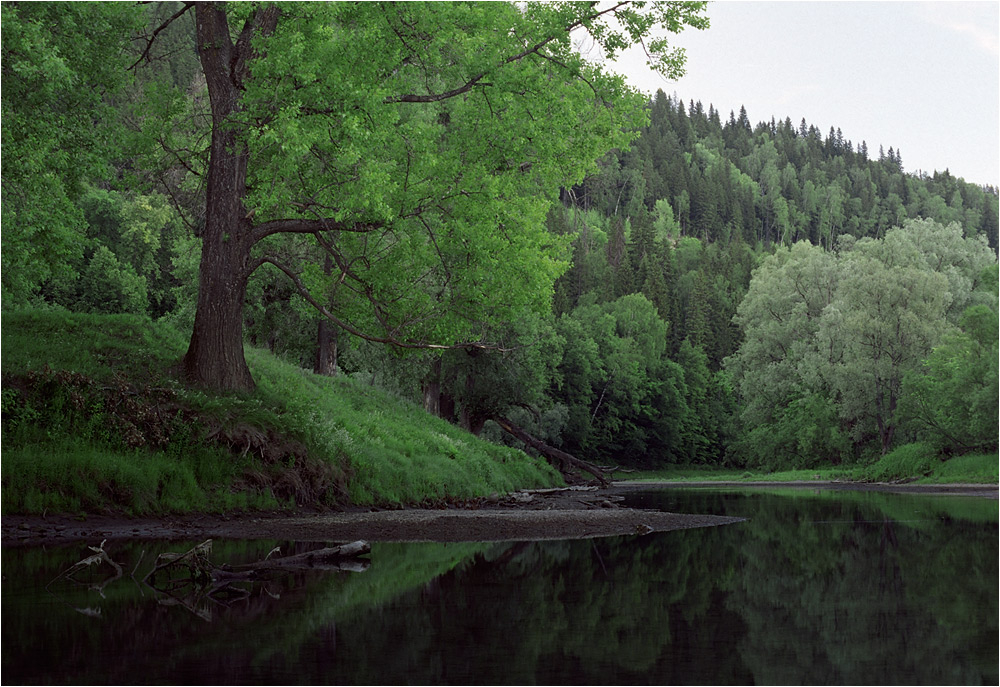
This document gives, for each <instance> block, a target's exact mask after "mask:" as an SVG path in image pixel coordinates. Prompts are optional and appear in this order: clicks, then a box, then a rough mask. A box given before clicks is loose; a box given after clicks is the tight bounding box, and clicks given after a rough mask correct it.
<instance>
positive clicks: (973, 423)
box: [727, 221, 996, 467]
mask: <svg viewBox="0 0 1000 687" xmlns="http://www.w3.org/2000/svg"><path fill="white" fill-rule="evenodd" d="M994 263H995V258H994V256H993V254H992V252H991V251H990V250H989V249H988V248H987V247H986V246H985V243H984V242H983V241H982V240H981V239H976V238H963V237H962V236H961V231H960V230H959V229H958V228H957V227H955V226H948V227H943V226H941V225H938V224H936V223H934V222H927V221H913V222H907V224H906V227H904V228H903V229H893V230H891V231H889V232H888V233H887V234H886V236H885V238H884V239H881V240H875V239H870V238H865V239H861V240H858V241H856V242H852V241H844V242H841V250H840V251H839V252H838V253H836V254H834V253H829V252H826V251H824V250H823V249H821V248H819V247H817V246H812V245H810V244H807V243H805V242H800V243H797V244H796V245H794V246H792V247H791V248H790V249H779V250H778V251H777V252H776V253H775V254H774V255H773V256H771V257H769V258H768V259H766V260H765V261H764V263H763V264H762V265H761V267H760V268H759V269H758V270H757V271H756V272H755V273H754V278H753V281H752V282H751V284H750V289H749V291H748V293H747V297H746V298H745V299H744V300H743V302H742V303H741V304H740V306H739V309H738V313H737V318H736V322H737V324H739V325H740V326H741V327H742V328H743V331H744V336H745V339H744V342H743V344H742V345H741V346H740V348H739V350H738V351H737V353H736V354H735V355H733V356H732V357H731V358H729V359H728V361H727V369H728V370H729V371H730V372H731V373H732V374H733V377H734V380H735V382H736V384H737V385H738V388H739V390H740V392H741V396H742V398H743V401H744V405H743V408H742V410H741V415H742V421H743V424H744V427H745V434H744V436H743V440H742V447H743V449H744V451H745V454H746V457H747V460H748V464H751V465H764V466H770V467H777V466H786V465H801V466H811V465H816V464H818V463H821V462H825V461H828V460H834V461H838V460H843V459H844V458H846V457H848V456H850V455H851V454H852V453H855V454H857V453H862V452H864V451H866V450H869V451H870V450H878V451H879V452H880V453H881V454H883V455H884V454H886V453H888V452H889V450H891V448H892V447H893V446H894V445H895V442H896V440H897V437H896V434H897V431H899V429H900V427H901V424H903V422H904V418H905V417H906V416H907V413H908V414H909V416H911V417H915V415H914V414H915V413H916V414H920V415H921V418H922V419H921V422H922V423H923V424H924V425H925V426H928V427H929V426H931V423H937V424H938V425H940V426H941V427H942V428H943V427H944V426H945V425H947V424H948V422H951V423H952V424H951V425H950V426H948V427H947V430H946V431H950V432H951V433H952V437H951V441H953V442H958V443H956V444H955V445H956V446H961V445H962V443H961V442H962V441H966V440H969V441H970V442H971V443H970V444H969V446H970V447H972V446H978V445H980V443H981V442H983V441H984V437H985V440H987V441H995V439H996V421H995V419H990V416H987V417H985V418H984V417H983V415H984V413H983V412H980V411H987V413H989V412H992V413H993V415H992V417H994V418H995V412H996V411H995V410H992V411H991V408H990V407H989V405H988V404H989V403H990V401H991V400H992V402H993V403H994V405H993V406H992V407H993V408H995V400H993V397H995V395H996V394H995V392H994V393H993V395H992V396H991V395H990V392H991V390H992V389H995V383H993V386H992V387H991V386H990V384H991V382H990V380H991V379H993V378H995V377H996V374H995V372H993V373H992V374H991V373H990V371H989V369H988V365H987V363H986V358H983V359H982V363H979V362H977V360H974V359H973V358H972V357H970V356H972V349H969V348H966V349H964V350H965V351H966V354H965V355H966V357H965V358H963V359H961V360H954V358H955V356H956V355H957V350H961V347H958V348H957V349H956V347H955V346H954V345H952V346H951V347H943V348H942V350H941V352H940V353H937V352H935V354H934V355H933V360H934V361H935V364H936V365H937V368H935V369H936V370H937V371H936V372H934V373H932V374H924V375H922V376H919V375H918V376H915V375H917V373H918V369H919V368H920V366H921V363H922V361H923V360H924V359H925V358H926V357H927V356H928V355H929V354H931V351H932V349H933V348H934V346H936V345H938V344H939V343H941V342H942V341H954V339H949V337H951V336H954V334H953V332H954V325H953V324H952V319H953V317H954V316H953V315H952V313H951V311H950V306H951V305H952V304H953V303H956V302H959V303H968V302H975V301H977V300H978V299H980V298H981V297H982V294H981V293H980V292H979V291H978V290H977V288H976V285H977V284H978V282H979V279H980V275H981V274H982V271H983V269H986V268H987V267H988V266H989V265H992V264H994ZM980 307H985V306H980ZM975 312H980V313H981V314H983V315H984V316H986V314H988V313H990V312H991V311H990V310H989V309H988V308H986V309H985V311H979V310H977V311H975ZM968 326H973V325H971V324H970V325H968ZM989 329H990V325H989V324H986V325H985V330H989ZM994 341H995V339H994ZM987 345H993V344H992V343H989V344H987ZM985 350H986V349H985V348H982V347H980V349H977V351H978V352H977V353H976V355H986V353H985ZM949 355H950V356H951V357H952V359H953V362H952V368H951V369H952V371H951V372H948V373H946V372H944V369H945V368H947V365H946V364H945V363H944V361H945V359H946V358H947V357H948V356H949ZM958 370H961V371H962V373H963V374H967V375H971V376H970V377H968V378H965V379H963V380H962V382H961V383H963V384H968V383H970V382H972V381H973V380H978V385H977V386H974V387H971V389H970V390H971V391H972V393H971V394H970V396H969V397H968V398H961V399H960V398H959V396H958V395H957V394H958V392H957V388H958V387H957V386H953V387H950V388H951V389H953V391H952V392H951V394H950V396H949V395H942V396H941V397H940V398H938V399H935V402H938V401H940V402H941V403H942V405H941V406H940V407H939V408H938V410H937V411H933V410H932V409H931V407H930V405H929V404H928V401H929V399H930V396H928V395H927V393H930V389H931V387H933V386H934V385H935V384H937V385H938V386H939V387H940V388H939V389H936V390H937V391H942V392H943V391H944V388H945V387H944V386H942V385H945V384H946V382H945V377H947V375H949V374H951V375H955V374H957V371H958ZM984 373H985V374H984ZM935 374H936V375H937V376H936V377H935V376H934V375H935ZM908 375H909V377H907V376H908ZM904 378H908V379H910V382H909V387H908V389H906V390H904ZM954 381H955V382H957V381H958V380H957V379H955V380H954ZM948 383H951V382H948ZM917 389H922V391H921V393H923V394H924V397H923V399H924V400H923V401H921V400H920V398H921V397H920V396H919V395H918V394H917ZM979 389H982V392H981V393H980V392H979V391H978V390H979ZM977 394H978V395H977ZM948 398H950V399H951V401H946V399H948ZM973 399H976V400H973ZM948 402H959V403H966V402H971V403H973V404H975V403H978V404H980V405H982V408H981V409H980V408H979V406H974V407H975V408H976V409H977V410H976V411H973V410H971V407H973V406H970V410H968V411H967V412H965V414H960V413H957V412H955V410H954V409H953V408H947V407H946V406H945V405H944V404H945V403H948ZM921 403H922V404H923V405H922V406H921ZM984 404H986V405H984ZM934 412H937V413H938V415H937V417H935V415H934ZM945 417H947V418H949V419H948V420H944V419H943V418H945ZM989 426H992V428H991V429H989V430H987V429H986V428H987V427H989ZM973 437H975V438H974V439H973ZM937 445H938V446H941V447H943V446H944V445H943V444H941V443H937ZM982 445H983V446H984V447H985V446H988V445H990V444H989V443H987V444H982Z"/></svg>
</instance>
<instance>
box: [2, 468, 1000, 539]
mask: <svg viewBox="0 0 1000 687" xmlns="http://www.w3.org/2000/svg"><path fill="white" fill-rule="evenodd" d="M733 486H738V487H770V488H774V487H801V488H811V489H852V490H865V491H873V490H877V491H899V492H906V493H926V494H965V495H969V496H978V497H984V498H993V499H996V498H997V485H982V484H977V485H914V484H908V485H876V484H858V483H838V482H793V483H789V482H784V483H773V482H766V483H763V482H762V483H746V482H734V483H720V482H705V483H690V482H686V483H677V482H669V483H668V482H655V483H654V482H616V483H615V484H614V485H613V486H612V487H610V488H608V489H599V490H598V489H596V488H584V487H576V488H572V489H563V490H546V489H542V490H533V491H523V492H517V493H515V494H513V495H511V496H507V497H503V498H493V499H480V500H478V501H475V502H470V503H469V504H467V506H466V507H464V508H461V507H449V508H404V509H399V510H377V509H364V510H362V509H352V510H349V511H344V512H309V511H297V512H294V513H283V514H263V513H241V514H237V515H231V516H219V515H206V514H195V515H180V516H168V517H160V518H127V517H122V516H114V515H97V516H88V517H86V518H79V517H74V516H66V515H49V516H45V517H43V516H17V515H10V516H4V517H3V520H2V533H3V544H4V545H8V546H9V545H38V544H54V543H59V542H68V541H78V540H85V541H88V542H95V543H97V542H100V541H101V540H103V539H111V540H114V539H199V538H224V539H287V540H293V541H323V542H331V541H354V540H359V539H364V540H368V541H442V542H454V541H524V540H541V539H581V538H589V537H603V536H615V535H629V534H646V533H649V532H664V531H668V530H675V529H685V528H691V527H711V526H715V525H725V524H731V523H735V522H739V521H741V520H742V519H741V518H734V517H725V516H715V515H692V514H679V513H664V512H660V511H651V510H639V509H633V508H620V507H619V506H618V502H619V501H620V500H621V499H622V495H623V494H626V493H628V492H630V491H635V490H644V489H656V488H666V487H709V488H711V487H715V488H719V487H733Z"/></svg>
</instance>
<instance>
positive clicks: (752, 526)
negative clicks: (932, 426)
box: [0, 488, 1000, 685]
mask: <svg viewBox="0 0 1000 687" xmlns="http://www.w3.org/2000/svg"><path fill="white" fill-rule="evenodd" d="M627 505H634V506H637V507H643V508H658V509H664V510H669V511H672V512H682V513H703V514H717V515H733V516H740V517H745V518H747V520H746V521H744V522H740V523H737V524H731V525H725V526H721V527H707V528H700V529H691V530H677V531H672V532H662V533H654V534H649V535H645V536H638V535H637V536H629V537H608V538H602V539H591V540H569V541H545V542H510V543H460V544H426V543H410V544H390V543H377V542H376V543H373V545H372V551H371V554H370V555H369V556H368V560H369V561H370V563H369V564H367V566H359V569H358V570H356V571H343V572H321V573H314V572H309V573H301V572H299V573H294V574H289V575H285V576H281V577H278V578H275V579H272V580H269V581H266V582H240V583H234V584H233V585H232V586H231V587H229V588H226V589H223V590H218V591H217V592H216V593H215V594H214V595H212V596H207V595H205V594H201V593H198V590H197V589H195V588H193V587H188V588H178V589H172V590H171V589H168V590H164V589H160V588H154V587H152V586H150V585H147V584H145V583H143V582H142V578H143V577H144V575H145V573H146V572H148V570H149V569H150V568H151V567H152V565H153V560H154V559H155V558H156V556H157V554H159V553H161V552H165V551H170V552H181V551H184V550H186V549H187V548H189V547H190V546H192V545H194V544H196V543H198V542H165V541H130V542H108V543H107V544H106V546H105V551H106V552H107V553H108V556H109V557H110V558H111V559H112V560H114V561H115V562H116V563H117V564H118V565H119V566H120V569H121V575H120V576H119V575H118V573H117V572H116V571H115V569H113V568H112V567H111V566H110V565H109V564H107V563H100V564H95V565H92V566H89V567H87V568H86V569H84V570H81V571H79V572H77V573H76V574H74V575H73V577H71V578H67V577H59V576H60V574H61V573H63V572H64V571H66V570H67V569H68V568H70V567H71V566H72V565H73V564H74V563H76V562H77V561H80V560H81V559H83V558H85V557H87V556H89V555H91V554H92V553H93V552H92V551H90V550H88V549H87V547H86V546H84V545H73V546H60V547H48V548H40V547H39V548H30V547H10V548H8V547H5V548H4V549H3V555H2V560H0V565H2V573H3V583H2V585H3V586H2V654H3V656H2V659H3V660H2V673H3V682H4V684H40V683H48V684H70V683H72V684H180V683H191V684H262V683H263V684H274V683H281V684H293V683H327V684H404V683H409V684H538V683H541V684H751V683H758V684H760V683H764V684H934V685H939V684H997V683H998V660H1000V656H998V630H997V621H998V517H997V508H998V506H997V501H995V500H988V499H982V498H974V497H968V496H927V495H908V494H883V493H870V492H865V493H858V492H832V491H819V490H817V491H813V490H803V489H797V490H792V489H789V490H781V489H776V490H770V491H766V492H762V491H759V490H749V489H728V490H719V489H676V488H672V489H664V490H660V491H656V492H643V493H638V494H635V495H633V496H631V497H629V502H628V504H627ZM88 543H90V544H93V545H95V546H96V545H98V544H100V542H88ZM310 546H316V545H304V544H296V543H294V542H279V541H216V542H214V549H213V551H212V559H213V561H215V562H219V563H222V562H226V563H239V562H244V561H254V560H259V559H261V558H264V557H265V556H266V555H267V554H268V552H270V551H271V550H272V549H274V548H275V547H280V549H281V553H282V554H283V555H284V554H289V553H294V552H299V551H304V550H306V549H308V548H309V547H310Z"/></svg>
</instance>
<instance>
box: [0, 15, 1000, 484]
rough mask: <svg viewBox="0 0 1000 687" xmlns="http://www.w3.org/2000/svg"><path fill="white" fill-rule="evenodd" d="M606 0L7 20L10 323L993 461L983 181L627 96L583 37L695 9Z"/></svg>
mask: <svg viewBox="0 0 1000 687" xmlns="http://www.w3.org/2000/svg"><path fill="white" fill-rule="evenodd" d="M615 7H616V9H615V10H614V12H613V14H614V15H615V17H616V19H618V21H619V24H620V25H621V26H622V27H623V28H620V29H612V28H609V26H608V25H606V24H602V23H601V22H603V21H604V20H605V19H606V18H607V17H605V16H603V15H604V14H605V13H607V12H610V10H604V11H598V10H597V9H595V8H593V7H591V5H590V4H589V3H565V4H563V3H552V4H539V5H529V6H527V7H526V8H525V9H524V10H523V11H522V10H518V9H517V8H515V7H514V6H512V5H507V4H506V3H473V4H471V5H464V4H458V3H432V4H431V5H426V6H425V5H421V4H409V3H407V4H404V5H384V4H382V3H303V4H282V5H280V6H277V7H276V6H268V5H256V4H246V5H242V4H241V5H236V6H233V7H231V8H229V9H228V10H227V9H222V8H221V6H215V5H209V6H208V7H206V6H198V7H194V6H193V4H191V3H163V2H157V3H150V4H147V5H144V6H136V5H132V4H130V3H73V4H59V3H24V4H21V3H4V4H3V28H4V35H3V43H2V50H3V65H2V70H3V77H4V79H5V86H6V87H5V88H4V89H3V91H2V101H3V103H2V104H3V140H4V153H5V154H4V165H3V198H2V213H3V216H2V222H3V250H2V307H3V309H4V311H5V312H6V311H17V310H24V309H29V308H31V309H39V308H42V309H53V310H65V311H71V312H80V313H106V314H114V313H131V314H134V315H139V316H143V317H146V318H148V319H149V321H151V322H152V321H155V322H158V323H163V324H166V325H169V326H171V327H173V328H175V329H176V330H177V331H179V332H183V333H184V335H185V336H186V337H189V338H190V345H189V348H188V350H187V354H186V355H185V357H184V360H183V364H182V369H183V375H184V378H185V380H186V382H187V383H188V384H191V385H193V386H197V387H201V388H207V389H212V390H215V391H219V392H225V393H253V389H254V388H255V383H254V379H253V378H252V376H251V374H250V372H249V370H248V369H247V366H246V363H245V362H244V355H243V347H244V345H246V346H249V347H254V348H264V349H268V350H270V351H271V352H273V353H275V354H276V355H278V356H280V357H282V358H284V359H285V360H288V361H291V362H293V363H295V364H296V365H299V366H301V367H304V368H308V369H311V370H313V371H314V372H315V373H316V374H318V375H329V376H341V377H349V378H353V379H356V380H359V381H360V382H363V383H365V384H369V385H371V386H377V387H381V388H382V389H385V390H388V391H389V392H391V393H393V394H396V395H398V396H401V397H402V398H405V399H409V400H410V401H412V402H413V403H415V404H419V405H422V406H423V408H424V409H425V410H426V411H427V412H429V413H432V414H434V415H437V416H439V417H442V418H445V419H447V420H449V421H450V422H452V423H454V424H457V425H460V426H461V427H463V428H465V429H467V430H468V431H469V432H472V433H474V434H477V435H481V436H484V437H486V438H489V439H491V440H493V441H495V442H498V443H499V442H509V443H511V444H516V445H519V446H520V445H521V444H520V443H519V442H517V440H516V439H515V436H516V435H517V434H518V433H521V434H526V435H529V436H530V437H533V438H536V439H537V440H539V441H540V442H544V443H545V444H546V445H548V446H550V447H554V448H555V449H557V450H560V451H563V452H566V453H568V454H572V455H574V456H579V457H580V458H583V459H586V460H588V461H590V462H592V463H596V464H600V465H623V466H632V467H642V468H661V467H665V466H671V465H714V466H727V467H736V468H743V467H745V468H748V469H749V468H753V469H766V470H775V469H782V468H810V469H811V468H814V467H820V466H829V465H842V464H856V463H864V462H870V461H873V460H875V459H877V458H879V457H880V456H884V455H886V454H888V453H890V452H892V451H894V450H899V449H905V447H907V446H911V445H913V446H916V447H918V448H916V449H914V450H920V451H930V452H932V453H933V454H934V455H935V456H938V457H940V458H944V459H946V458H948V457H950V456H955V455H961V454H964V453H969V452H988V451H995V450H996V449H997V441H998V395H1000V390H998V329H1000V325H998V266H997V250H998V227H1000V222H998V207H1000V196H998V189H997V188H995V187H992V186H979V185H975V184H970V183H967V182H965V181H964V180H963V179H962V178H961V177H960V176H956V175H954V174H952V173H951V172H950V171H948V170H945V171H943V172H940V171H935V172H934V173H933V174H928V173H925V172H923V171H913V170H910V171H907V170H906V168H905V166H904V159H903V156H902V153H901V151H899V150H898V149H894V148H893V147H890V148H889V149H888V150H887V151H885V150H882V149H881V147H880V149H879V150H878V151H874V150H869V148H868V145H867V143H866V142H865V141H864V140H861V141H859V142H854V141H852V140H849V139H848V138H846V137H845V134H844V133H842V132H841V131H840V130H839V129H834V128H831V129H830V130H829V131H828V132H825V133H824V132H822V131H820V130H819V129H817V127H815V126H813V125H811V124H810V123H809V122H806V121H805V120H802V121H800V122H799V123H794V122H792V121H791V120H790V119H787V118H786V119H784V120H783V121H775V120H774V119H772V120H770V121H761V122H757V123H755V124H752V123H751V118H750V116H751V115H750V113H747V112H746V111H745V109H742V108H741V109H740V111H739V112H738V113H736V112H730V113H728V115H725V114H723V113H720V112H719V111H718V110H716V109H715V107H714V106H713V105H712V104H709V105H708V107H707V108H706V107H705V106H704V105H703V103H701V102H687V103H685V102H683V101H682V100H680V99H679V98H678V97H677V96H671V95H668V94H666V93H664V92H663V91H659V92H657V93H656V94H655V95H653V96H651V97H650V96H649V95H643V94H641V93H636V92H634V91H632V90H630V89H629V88H628V87H626V86H625V85H624V83H623V82H622V81H621V79H620V78H618V77H617V76H616V75H614V74H610V73H607V72H605V71H603V70H602V69H601V68H600V67H599V66H597V65H594V64H591V63H589V62H587V61H586V60H585V59H584V58H582V57H581V56H580V55H579V54H578V53H576V52H575V51H574V49H573V46H572V44H571V42H570V40H569V35H570V32H571V31H572V30H574V29H576V28H578V27H583V28H585V29H586V30H587V31H589V32H590V34H591V35H592V36H593V39H594V40H596V41H597V42H598V43H599V44H600V45H601V47H602V48H603V50H604V51H605V53H606V54H608V55H614V53H615V51H617V50H621V49H622V48H624V47H625V46H627V45H628V44H630V43H635V42H638V41H639V40H640V39H641V38H642V37H643V36H645V35H646V34H647V33H648V32H649V31H650V30H651V28H652V27H653V26H668V27H671V30H673V31H675V32H676V31H679V30H681V29H682V28H683V27H685V26H686V27H687V28H689V29H695V30H697V29H702V28H705V27H707V24H708V22H707V19H706V17H705V16H704V14H703V12H704V9H705V8H704V3H651V4H650V7H647V8H645V9H641V10H640V9H639V8H631V7H629V6H627V3H623V4H622V5H619V6H615ZM497 27H501V28H500V29H499V30H498V29H497ZM108 37H114V38H108ZM346 37H349V38H350V40H346ZM654 43H655V41H652V42H650V43H649V45H650V50H651V52H653V53H654V57H655V58H656V59H655V60H654V62H655V65H654V66H656V68H658V69H659V70H661V72H662V73H663V74H664V75H666V76H668V77H669V76H671V75H676V74H679V73H680V71H679V70H681V69H682V68H683V55H682V54H677V53H676V52H672V51H671V49H670V48H669V47H668V46H666V45H665V44H663V45H659V44H654ZM375 47H377V49H375ZM651 59H653V58H651ZM483 65H488V66H483ZM862 133H863V132H851V133H850V134H849V135H852V136H855V137H857V136H860V135H862ZM956 172H960V170H956ZM512 430H513V431H512Z"/></svg>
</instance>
